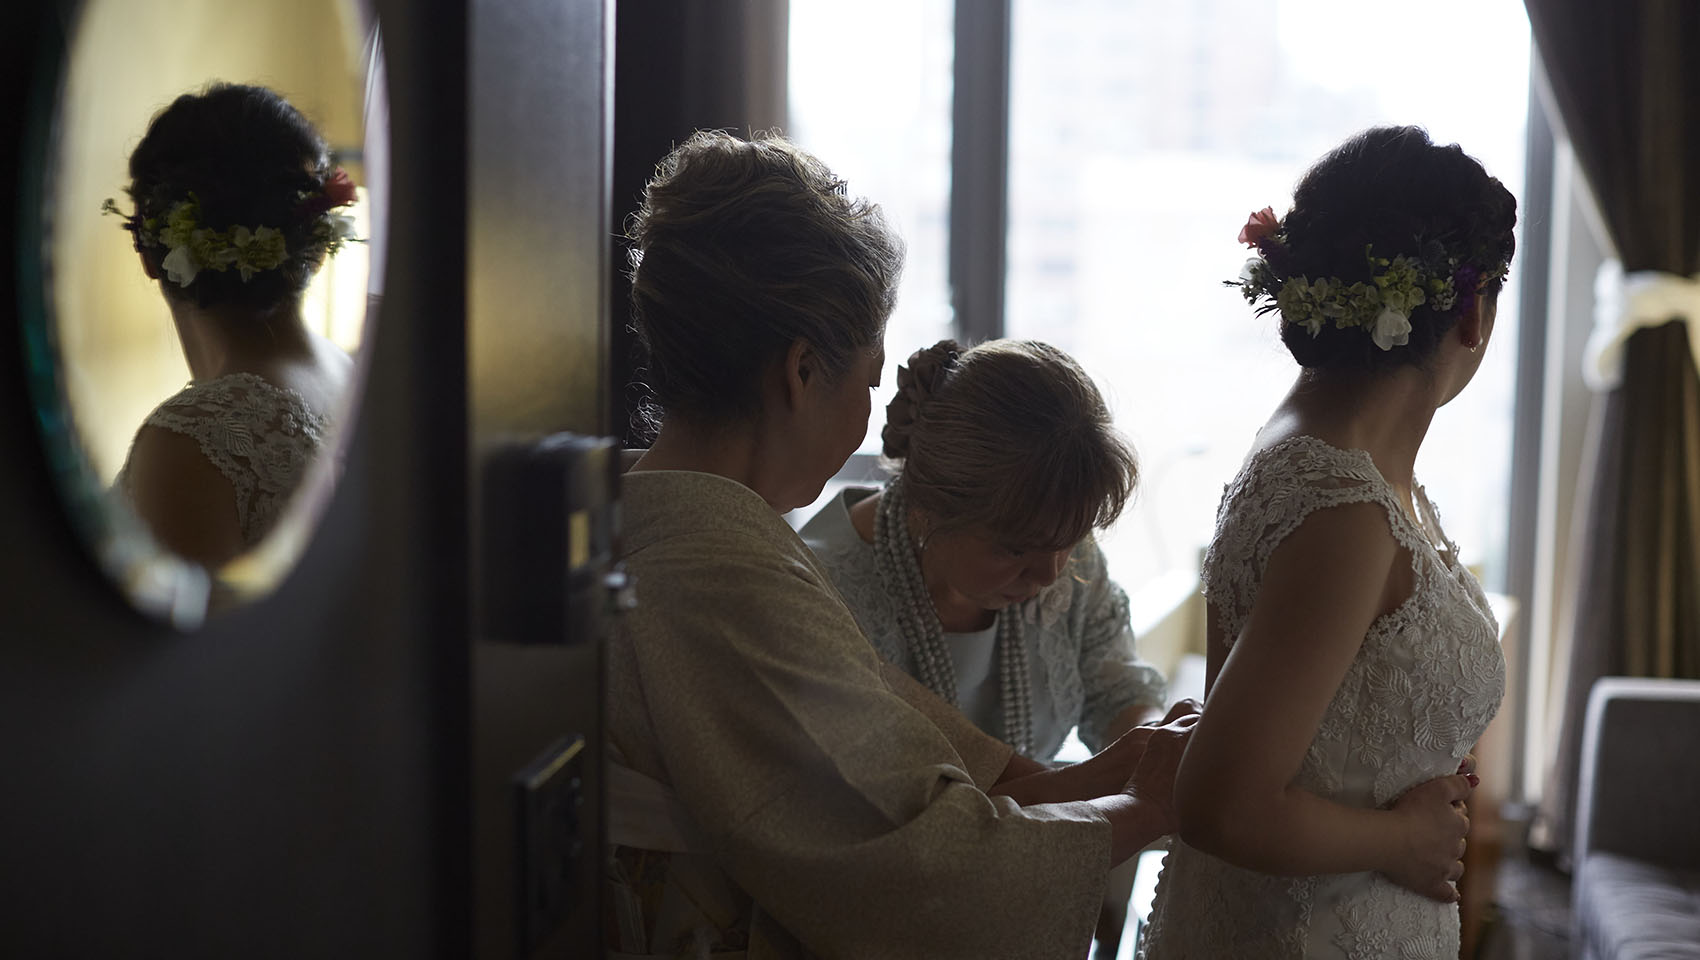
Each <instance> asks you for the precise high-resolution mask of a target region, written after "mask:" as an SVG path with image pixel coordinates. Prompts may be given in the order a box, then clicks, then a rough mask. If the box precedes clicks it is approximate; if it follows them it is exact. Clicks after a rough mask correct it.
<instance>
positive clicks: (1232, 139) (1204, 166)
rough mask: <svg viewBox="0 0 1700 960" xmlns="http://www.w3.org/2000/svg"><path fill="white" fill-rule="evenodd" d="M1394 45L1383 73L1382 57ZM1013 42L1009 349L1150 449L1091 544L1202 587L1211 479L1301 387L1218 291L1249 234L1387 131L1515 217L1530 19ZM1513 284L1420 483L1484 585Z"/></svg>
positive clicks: (1507, 376) (1439, 13) (1272, 20)
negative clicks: (1045, 367) (1048, 351)
mask: <svg viewBox="0 0 1700 960" xmlns="http://www.w3.org/2000/svg"><path fill="white" fill-rule="evenodd" d="M1460 24H1468V25H1469V28H1468V29H1460V26H1459V25H1460ZM1390 36H1398V37H1399V43H1398V44H1397V50H1398V51H1399V52H1398V53H1397V54H1396V62H1394V63H1391V64H1390V62H1389V54H1388V50H1387V49H1386V47H1385V45H1382V44H1378V43H1377V42H1375V38H1378V37H1390ZM1012 38H1013V39H1012V43H1011V60H1010V136H1009V150H1010V158H1009V169H1010V173H1009V230H1008V237H1007V243H1008V263H1009V266H1008V270H1007V274H1006V278H1005V283H1006V287H1005V303H1006V311H1005V330H1006V332H1007V334H1008V335H1009V336H1015V337H1031V338H1034V339H1041V340H1046V341H1049V342H1052V343H1055V344H1056V345H1058V346H1060V347H1062V348H1063V349H1065V350H1068V351H1069V352H1070V353H1072V354H1073V355H1074V356H1076V357H1077V358H1078V359H1079V360H1080V361H1081V363H1082V364H1083V365H1084V366H1085V367H1086V368H1087V370H1088V372H1090V373H1091V374H1092V375H1093V378H1094V379H1095V380H1096V381H1097V382H1098V384H1099V386H1100V388H1101V389H1103V390H1104V392H1105V394H1106V399H1107V400H1108V401H1109V403H1110V404H1111V408H1112V410H1113V411H1114V412H1115V415H1116V421H1117V423H1118V424H1119V425H1120V426H1121V427H1122V429H1123V430H1124V431H1125V432H1127V433H1128V435H1129V436H1130V437H1131V438H1132V439H1133V441H1134V443H1135V445H1136V446H1137V448H1138V449H1139V452H1140V459H1141V466H1142V468H1143V480H1142V483H1141V490H1140V493H1139V497H1138V500H1137V501H1136V503H1135V504H1134V505H1133V507H1132V508H1131V509H1130V510H1129V511H1128V512H1127V513H1126V514H1124V515H1123V518H1122V520H1121V521H1120V522H1119V523H1118V524H1117V526H1116V528H1115V529H1113V530H1112V531H1110V532H1109V533H1108V535H1107V536H1106V537H1105V538H1104V543H1105V550H1106V553H1107V554H1108V555H1109V558H1110V563H1111V568H1112V570H1113V571H1114V572H1115V574H1116V577H1117V579H1118V580H1119V581H1120V582H1121V583H1122V584H1123V586H1125V587H1126V588H1128V590H1129V591H1130V592H1132V591H1134V590H1137V589H1138V587H1139V586H1140V585H1141V584H1143V583H1146V582H1149V581H1150V580H1152V579H1153V578H1155V577H1157V576H1159V575H1161V574H1163V573H1165V572H1168V571H1170V570H1174V569H1180V568H1184V569H1196V568H1197V564H1198V561H1199V553H1200V551H1201V550H1202V548H1203V547H1204V545H1205V544H1206V543H1208V541H1209V538H1210V535H1211V532H1212V528H1213V525H1214V520H1215V510H1216V504H1217V501H1218V499H1219V498H1220V496H1221V492H1222V485H1223V483H1225V482H1226V481H1228V480H1229V479H1231V478H1232V477H1233V475H1234V473H1235V472H1236V471H1237V470H1238V467H1239V464H1240V462H1241V460H1242V458H1243V457H1244V455H1245V452H1246V450H1247V448H1248V447H1249V446H1250V444H1251V442H1252V439H1253V436H1254V434H1255V433H1256V431H1257V429H1258V428H1259V427H1260V426H1261V425H1262V423H1263V421H1264V419H1265V418H1266V417H1267V416H1268V414H1269V412H1270V411H1271V410H1272V409H1273V408H1274V406H1275V405H1276V403H1278V402H1279V401H1280V399H1281V397H1282V396H1283V395H1284V394H1285V393H1286V391H1287V389H1288V388H1289V387H1290V386H1291V384H1292V381H1293V377H1294V375H1295V373H1296V370H1297V367H1296V365H1295V364H1294V363H1293V361H1292V359H1291V357H1290V356H1289V355H1288V354H1287V352H1286V350H1285V348H1284V347H1282V346H1281V343H1280V340H1279V337H1278V334H1277V331H1276V327H1275V323H1276V322H1277V321H1276V320H1275V318H1273V317H1265V318H1258V317H1256V316H1255V315H1253V313H1252V312H1251V310H1250V309H1249V308H1247V306H1246V304H1245V302H1244V301H1243V300H1242V299H1241V298H1240V297H1239V296H1238V294H1237V293H1236V292H1235V291H1233V290H1229V289H1227V288H1224V287H1223V286H1222V281H1223V280H1224V279H1230V278H1233V277H1235V276H1237V275H1238V273H1239V269H1240V265H1241V264H1242V263H1243V262H1244V260H1245V258H1246V255H1247V252H1246V251H1245V249H1244V248H1242V247H1240V246H1239V245H1238V243H1237V242H1236V236H1237V234H1238V232H1239V228H1240V226H1241V225H1242V224H1243V223H1244V222H1245V218H1246V215H1247V214H1248V213H1250V212H1251V211H1252V210H1255V209H1260V208H1262V207H1264V206H1273V207H1274V208H1275V209H1276V211H1277V212H1283V211H1285V209H1286V208H1287V206H1288V205H1290V203H1291V191H1292V187H1293V185H1294V183H1295V182H1296V181H1297V179H1298V178H1299V176H1300V175H1301V174H1302V173H1303V172H1304V169H1305V167H1306V165H1307V164H1309V163H1310V162H1311V161H1313V160H1314V159H1315V158H1317V157H1318V156H1320V155H1321V154H1322V153H1323V152H1325V151H1326V150H1328V149H1329V148H1331V147H1332V146H1334V145H1336V144H1337V143H1339V142H1340V141H1341V140H1343V139H1344V138H1345V137H1347V136H1349V135H1350V134H1352V133H1353V132H1355V131H1357V130H1360V129H1362V128H1364V127H1367V126H1372V125H1375V124H1380V123H1417V124H1420V125H1423V126H1426V127H1427V128H1428V129H1429V132H1430V133H1431V135H1432V136H1433V137H1434V138H1435V139H1436V141H1438V142H1442V143H1447V142H1454V141H1455V142H1458V143H1460V144H1462V145H1463V146H1464V148H1465V150H1466V151H1468V152H1469V153H1471V154H1472V155H1474V156H1476V157H1477V158H1478V159H1480V160H1481V161H1482V162H1483V163H1484V164H1485V165H1486V166H1487V168H1488V170H1489V172H1491V173H1493V174H1494V175H1495V176H1497V177H1499V178H1500V180H1502V181H1503V182H1504V183H1505V184H1506V186H1507V187H1508V188H1509V189H1510V190H1511V191H1512V192H1513V193H1514V194H1517V195H1518V196H1519V197H1521V194H1522V181H1523V167H1524V165H1523V150H1524V124H1525V119H1526V116H1525V114H1526V109H1527V100H1528V76H1529V62H1528V57H1529V47H1528V23H1527V20H1526V18H1525V16H1524V13H1523V9H1522V4H1521V3H1520V2H1518V0H1436V2H1433V3H1430V4H1426V5H1424V6H1423V7H1421V8H1420V10H1419V9H1417V8H1413V7H1410V6H1408V5H1397V4H1363V3H1355V2H1350V0H1194V2H1191V3H1187V4H1173V3H1162V2H1149V0H1137V2H1129V0H1013V24H1012ZM1425 61H1426V62H1425ZM1516 276H1517V271H1516V270H1515V265H1514V269H1513V273H1512V282H1511V283H1510V284H1508V286H1507V287H1506V292H1505V293H1504V294H1503V295H1502V296H1501V298H1500V304H1499V314H1498V318H1499V319H1498V322H1497V324H1496V330H1495V336H1494V340H1493V342H1492V345H1491V348H1490V349H1489V351H1488V353H1487V355H1486V359H1485V360H1484V361H1483V365H1482V369H1481V372H1480V374H1479V375H1478V376H1477V378H1476V380H1475V382H1474V383H1473V384H1472V385H1471V387H1470V389H1469V390H1467V391H1466V392H1465V393H1464V394H1463V395H1462V396H1460V397H1459V398H1458V399H1457V400H1455V401H1454V402H1453V403H1452V404H1449V405H1448V406H1447V407H1446V408H1444V409H1443V410H1442V411H1441V413H1440V415H1439V416H1437V418H1436V420H1435V423H1434V426H1433V428H1432V429H1431V431H1430V439H1429V440H1428V441H1427V443H1426V444H1425V447H1424V451H1423V454H1422V458H1421V460H1420V461H1419V463H1418V465H1417V474H1418V477H1419V479H1421V480H1422V482H1423V483H1424V484H1425V485H1426V486H1427V488H1428V490H1429V492H1430V494H1431V496H1432V497H1433V499H1434V500H1435V502H1436V503H1437V505H1438V506H1439V507H1440V509H1441V510H1442V511H1443V514H1444V518H1445V521H1446V524H1447V528H1448V529H1447V532H1448V533H1449V534H1450V535H1451V536H1452V537H1453V538H1454V539H1455V540H1457V541H1458V542H1459V544H1460V547H1461V549H1462V550H1463V552H1464V555H1465V558H1466V560H1468V561H1470V562H1472V563H1474V564H1478V565H1480V566H1483V567H1485V568H1486V571H1487V573H1488V576H1489V580H1490V582H1492V581H1494V580H1497V579H1498V578H1499V577H1500V576H1501V575H1502V573H1501V570H1502V567H1503V556H1504V550H1505V535H1506V517H1505V511H1504V503H1505V495H1506V490H1507V482H1508V474H1509V451H1510V448H1511V422H1512V418H1511V412H1512V397H1513V391H1512V387H1513V372H1514V371H1513V366H1514V357H1515V355H1516V345H1515V339H1516V323H1515V321H1516V317H1517V316H1518V310H1517V303H1516V300H1517V286H1516Z"/></svg>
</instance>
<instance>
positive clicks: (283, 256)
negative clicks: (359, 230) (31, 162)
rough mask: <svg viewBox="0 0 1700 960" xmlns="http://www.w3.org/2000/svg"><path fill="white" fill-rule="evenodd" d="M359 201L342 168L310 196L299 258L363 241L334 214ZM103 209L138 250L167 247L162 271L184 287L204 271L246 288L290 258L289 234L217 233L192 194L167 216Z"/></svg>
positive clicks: (304, 201)
mask: <svg viewBox="0 0 1700 960" xmlns="http://www.w3.org/2000/svg"><path fill="white" fill-rule="evenodd" d="M356 197H357V195H356V193H355V187H354V182H353V181H352V180H350V179H349V178H348V174H347V173H346V172H344V171H343V169H342V168H341V167H338V168H336V172H335V173H333V174H332V175H331V176H329V177H327V178H326V179H325V182H324V183H323V184H322V185H320V186H319V187H318V188H317V189H315V190H311V191H304V192H303V193H302V195H301V197H300V199H299V201H298V203H297V204H296V210H297V211H298V212H299V213H300V215H301V219H302V221H306V222H310V224H311V225H310V227H309V228H308V229H307V231H306V236H305V238H304V239H303V240H302V242H301V244H300V246H299V248H298V249H297V250H296V253H297V254H309V255H313V256H332V255H334V254H335V253H336V252H337V251H338V250H341V249H342V245H343V244H344V243H346V242H348V241H350V240H355V241H358V240H359V238H358V237H355V236H354V218H352V217H349V216H346V215H344V214H338V213H331V212H330V211H331V210H334V209H336V208H338V207H345V206H348V205H349V204H351V203H353V202H354V201H355V199H356ZM100 209H101V212H102V213H107V214H114V215H117V216H120V217H123V218H124V229H126V230H128V231H130V232H131V234H133V235H134V236H135V238H136V249H138V250H140V249H142V248H143V247H164V248H165V249H166V254H165V256H164V257H163V258H161V259H160V262H159V266H160V269H161V270H164V271H165V276H166V279H168V280H170V281H171V282H172V283H175V284H177V285H178V286H180V287H187V286H188V285H189V284H191V283H194V282H195V277H196V276H198V275H199V274H200V272H201V271H202V270H217V271H220V272H223V271H225V270H229V269H231V268H235V269H236V272H237V273H239V274H241V275H242V281H243V282H244V283H246V282H247V281H248V280H249V279H250V278H252V277H253V276H254V274H256V273H263V272H264V271H267V270H275V269H277V268H278V267H280V266H282V265H283V264H284V263H285V262H286V261H288V260H289V257H290V251H289V245H288V242H287V240H286V239H285V234H284V230H282V229H279V228H277V227H269V226H257V227H246V226H242V225H240V224H236V225H232V226H231V227H230V228H228V229H226V230H214V229H212V228H210V227H207V226H205V225H203V224H202V222H201V201H200V198H199V197H197V196H195V193H194V191H192V190H191V191H190V192H189V196H188V198H187V199H184V200H179V201H177V202H176V203H173V204H172V205H171V206H170V207H167V208H166V211H165V214H164V216H163V217H146V218H143V217H142V216H141V214H140V213H139V212H138V213H136V214H133V215H129V216H126V215H125V214H124V212H123V211H122V210H119V209H118V204H117V203H115V202H113V200H112V198H110V197H108V198H107V200H106V202H105V203H103V204H101V205H100Z"/></svg>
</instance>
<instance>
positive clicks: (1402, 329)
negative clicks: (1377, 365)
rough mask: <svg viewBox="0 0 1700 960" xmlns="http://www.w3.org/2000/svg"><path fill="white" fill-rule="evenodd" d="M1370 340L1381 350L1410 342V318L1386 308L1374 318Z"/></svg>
mask: <svg viewBox="0 0 1700 960" xmlns="http://www.w3.org/2000/svg"><path fill="white" fill-rule="evenodd" d="M1370 338H1371V339H1373V340H1374V341H1375V345H1376V346H1378V347H1380V348H1381V349H1383V350H1391V349H1393V348H1394V347H1402V346H1404V345H1405V344H1407V343H1409V342H1410V340H1411V318H1410V317H1409V316H1408V315H1406V314H1403V313H1400V312H1399V311H1397V310H1395V309H1393V308H1392V307H1386V308H1384V309H1383V310H1382V311H1381V313H1380V314H1379V315H1378V316H1377V317H1376V318H1375V325H1374V327H1373V328H1371V330H1370Z"/></svg>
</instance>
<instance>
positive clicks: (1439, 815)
mask: <svg viewBox="0 0 1700 960" xmlns="http://www.w3.org/2000/svg"><path fill="white" fill-rule="evenodd" d="M1473 789H1474V787H1473V786H1472V785H1471V783H1470V779H1469V777H1467V776H1465V775H1463V774H1453V775H1452V776H1447V777H1438V778H1436V779H1434V780H1430V781H1428V782H1427V783H1419V784H1417V785H1416V786H1415V787H1412V788H1411V789H1410V790H1408V791H1406V793H1405V795H1404V796H1402V797H1400V798H1399V799H1398V800H1397V801H1396V802H1395V803H1394V804H1393V810H1392V812H1393V813H1395V814H1398V816H1399V820H1398V823H1399V830H1400V833H1401V838H1402V843H1401V844H1400V849H1401V854H1400V856H1399V858H1398V861H1397V862H1395V863H1390V864H1388V865H1386V866H1384V867H1383V868H1382V870H1381V872H1382V873H1383V874H1386V876H1387V878H1388V879H1389V880H1392V881H1393V882H1394V883H1397V884H1398V885H1399V886H1401V887H1404V888H1405V889H1407V890H1410V891H1413V892H1415V893H1420V894H1422V895H1423V896H1425V897H1428V898H1430V899H1433V900H1439V901H1440V902H1441V903H1454V902H1456V901H1457V900H1458V889H1457V888H1456V887H1454V886H1453V884H1454V883H1456V882H1457V880H1458V878H1459V877H1461V876H1463V875H1464V837H1465V835H1466V834H1468V833H1469V832H1470V816H1469V808H1468V807H1467V806H1466V803H1465V801H1467V800H1468V799H1469V797H1470V791H1471V790H1473Z"/></svg>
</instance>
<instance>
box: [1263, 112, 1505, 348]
mask: <svg viewBox="0 0 1700 960" xmlns="http://www.w3.org/2000/svg"><path fill="white" fill-rule="evenodd" d="M1516 222H1517V201H1516V200H1515V199H1514V198H1513V197H1512V196H1511V192H1510V191H1509V190H1507V189H1505V187H1504V185H1502V184H1501V183H1500V182H1499V181H1498V180H1496V179H1494V178H1493V177H1491V176H1489V175H1488V173H1487V171H1486V170H1484V169H1483V168H1482V165H1481V163H1479V162H1478V161H1476V160H1475V159H1474V158H1472V157H1471V156H1469V155H1468V154H1466V153H1465V152H1464V151H1463V149H1462V148H1460V147H1459V146H1458V145H1457V144H1451V145H1448V146H1438V145H1436V144H1435V143H1434V142H1432V141H1431V140H1430V139H1429V136H1428V133H1427V132H1426V131H1424V130H1423V129H1422V128H1420V127H1375V128H1372V129H1369V130H1365V131H1363V132H1362V133H1359V134H1357V135H1356V136H1354V137H1352V138H1351V139H1350V140H1347V141H1346V142H1345V143H1343V144H1341V145H1340V146H1339V147H1337V148H1336V149H1335V150H1333V151H1332V152H1331V153H1329V154H1328V155H1327V156H1325V157H1323V158H1322V159H1321V160H1319V161H1317V163H1316V165H1315V166H1313V167H1311V168H1310V170H1309V171H1308V172H1306V173H1305V175H1304V179H1302V180H1300V181H1299V185H1298V189H1297V190H1295V191H1294V193H1293V209H1292V211H1291V212H1290V213H1288V214H1287V216H1286V217H1285V218H1284V219H1283V220H1282V222H1281V226H1282V228H1283V230H1284V234H1285V241H1284V243H1282V244H1281V245H1279V246H1278V247H1275V248H1273V249H1269V250H1266V255H1267V259H1268V263H1269V266H1270V268H1272V269H1273V271H1274V272H1275V274H1276V275H1277V276H1278V277H1281V278H1287V277H1300V276H1305V277H1310V278H1313V279H1314V278H1318V277H1330V278H1337V279H1339V280H1340V281H1342V282H1344V283H1347V284H1351V283H1354V282H1360V281H1362V282H1370V281H1371V266H1370V264H1369V262H1368V261H1367V259H1366V257H1365V248H1366V247H1372V248H1373V250H1374V254H1375V256H1377V257H1386V258H1392V257H1397V256H1401V255H1402V256H1407V257H1426V258H1428V259H1429V260H1434V259H1436V258H1437V257H1455V258H1457V260H1458V263H1459V266H1460V267H1467V268H1473V269H1474V271H1475V273H1476V274H1477V275H1480V276H1484V277H1491V279H1489V280H1488V281H1487V282H1486V283H1485V284H1483V285H1482V286H1481V288H1480V289H1479V290H1478V291H1476V296H1480V297H1484V298H1487V299H1488V300H1489V301H1490V302H1491V301H1492V298H1494V297H1495V296H1497V295H1498V293H1499V290H1500V288H1501V287H1502V286H1503V285H1504V279H1503V275H1502V274H1503V266H1504V265H1505V264H1507V263H1509V262H1510V261H1511V254H1512V252H1513V250H1514V248H1515V241H1514V238H1513V234H1512V228H1513V226H1515V224H1516ZM1469 302H1470V301H1469V298H1468V297H1467V296H1459V298H1458V300H1457V303H1456V304H1454V305H1453V306H1452V307H1451V308H1450V309H1448V310H1444V311H1439V310H1435V309H1433V308H1432V306H1430V305H1422V306H1418V307H1416V308H1414V309H1413V310H1412V311H1411V314H1410V317H1409V322H1410V326H1411V330H1410V334H1409V338H1410V339H1409V342H1408V343H1406V344H1404V345H1401V346H1398V347H1395V348H1393V349H1381V348H1380V347H1378V346H1377V345H1376V344H1375V342H1374V341H1373V340H1372V339H1371V337H1370V336H1369V334H1368V332H1367V331H1365V330H1363V329H1361V328H1358V327H1346V328H1340V327H1337V326H1335V325H1334V324H1332V323H1323V324H1322V325H1321V329H1320V330H1319V331H1318V332H1317V334H1316V335H1315V336H1312V335H1311V333H1310V331H1309V330H1307V329H1306V328H1305V327H1304V326H1302V325H1300V324H1296V323H1291V322H1286V323H1282V325H1281V339H1282V341H1283V342H1284V343H1286V345H1287V349H1288V350H1290V351H1292V354H1293V357H1294V358H1295V359H1296V360H1298V362H1299V363H1300V365H1302V366H1305V367H1314V368H1319V369H1323V370H1335V371H1341V372H1352V371H1358V372H1365V371H1375V370H1384V369H1389V368H1392V367H1397V366H1403V365H1415V366H1421V365H1424V364H1426V363H1428V362H1429V360H1431V359H1432V358H1433V357H1434V355H1435V351H1436V349H1437V348H1438V347H1439V345H1440V343H1441V341H1442V340H1443V339H1445V337H1446V335H1447V333H1449V332H1450V331H1451V330H1452V328H1453V326H1454V325H1455V324H1456V323H1457V321H1458V316H1459V314H1460V312H1461V311H1462V310H1464V309H1466V308H1467V307H1468V305H1469Z"/></svg>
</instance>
